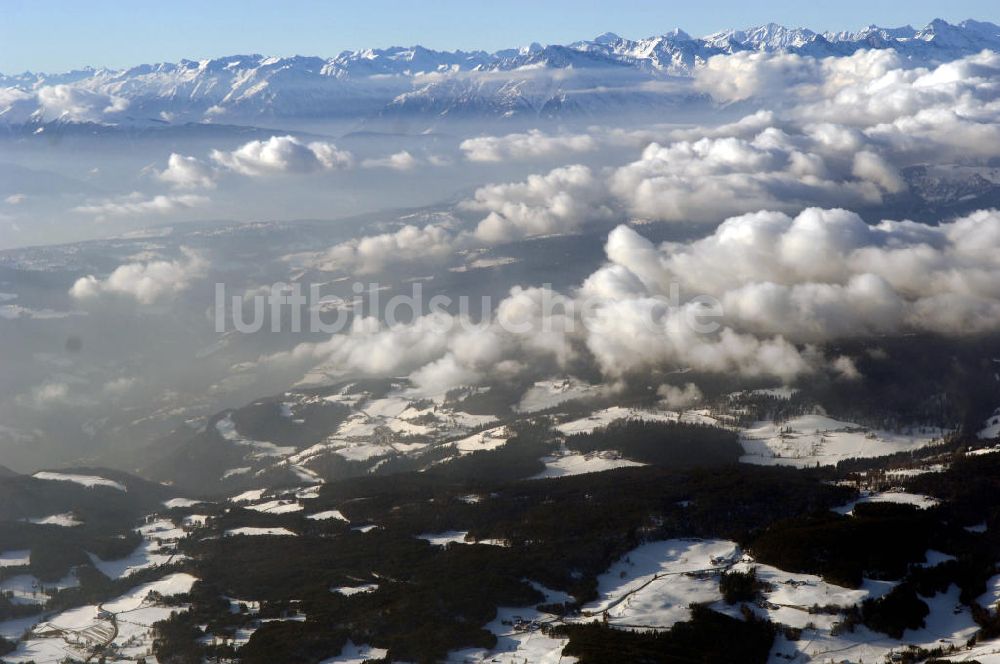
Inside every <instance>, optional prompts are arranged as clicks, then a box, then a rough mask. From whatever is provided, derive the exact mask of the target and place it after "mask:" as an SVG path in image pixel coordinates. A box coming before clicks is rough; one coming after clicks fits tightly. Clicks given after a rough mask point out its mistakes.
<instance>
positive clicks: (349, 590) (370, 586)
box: [330, 583, 378, 597]
mask: <svg viewBox="0 0 1000 664" xmlns="http://www.w3.org/2000/svg"><path fill="white" fill-rule="evenodd" d="M376 590H378V584H377V583H365V584H362V585H360V586H338V587H336V588H330V592H334V593H337V594H339V595H344V596H345V597H350V596H351V595H357V594H358V593H370V592H375V591H376Z"/></svg>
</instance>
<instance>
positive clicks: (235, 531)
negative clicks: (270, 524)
mask: <svg viewBox="0 0 1000 664" xmlns="http://www.w3.org/2000/svg"><path fill="white" fill-rule="evenodd" d="M226 535H232V536H237V535H245V536H248V537H256V536H262V535H285V536H291V537H295V536H296V534H295V533H293V532H292V531H290V530H289V529H288V528H256V527H254V526H244V527H243V528H232V529H231V530H227V531H226Z"/></svg>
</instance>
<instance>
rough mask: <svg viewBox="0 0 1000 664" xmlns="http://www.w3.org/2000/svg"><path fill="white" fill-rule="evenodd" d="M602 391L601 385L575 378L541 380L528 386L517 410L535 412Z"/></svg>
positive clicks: (585, 397)
mask: <svg viewBox="0 0 1000 664" xmlns="http://www.w3.org/2000/svg"><path fill="white" fill-rule="evenodd" d="M602 391H603V388H602V387H601V386H600V385H590V384H589V383H584V382H582V381H580V380H577V379H575V378H561V379H558V378H557V379H554V380H540V381H538V382H537V383H535V384H534V385H532V386H531V387H530V388H528V391H527V392H525V393H524V395H523V396H522V397H521V401H520V402H519V403H518V404H517V407H516V408H515V410H516V411H517V412H519V413H535V412H538V411H541V410H546V409H549V408H553V407H555V406H558V405H559V404H562V403H566V402H567V401H571V400H573V399H588V398H593V397H596V396H598V395H600V394H601V392H602Z"/></svg>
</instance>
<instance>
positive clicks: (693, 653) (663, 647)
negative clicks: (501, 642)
mask: <svg viewBox="0 0 1000 664" xmlns="http://www.w3.org/2000/svg"><path fill="white" fill-rule="evenodd" d="M557 631H558V632H559V633H560V634H562V635H565V636H568V637H569V644H567V645H566V647H565V648H563V654H564V655H570V656H573V657H576V658H578V659H579V661H580V664H618V663H621V664H688V663H689V662H699V663H702V664H731V663H732V662H740V663H741V664H764V662H767V661H768V655H769V653H770V651H771V645H772V644H773V642H774V633H775V632H774V627H773V626H772V625H771V623H770V622H765V621H761V620H758V619H755V618H754V617H753V614H752V613H749V614H748V615H747V619H746V620H739V619H737V618H732V617H730V616H726V615H723V614H721V613H716V612H715V611H712V610H711V609H708V608H705V607H704V606H700V605H695V606H693V607H692V608H691V620H689V621H686V622H681V623H677V624H676V625H674V626H673V627H672V628H671V629H670V630H668V631H666V632H639V631H625V630H619V629H612V628H609V627H606V626H604V625H600V624H598V623H596V622H594V623H589V624H586V625H566V626H562V627H559V628H558V629H557Z"/></svg>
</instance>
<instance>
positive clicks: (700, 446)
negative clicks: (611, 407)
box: [566, 419, 743, 468]
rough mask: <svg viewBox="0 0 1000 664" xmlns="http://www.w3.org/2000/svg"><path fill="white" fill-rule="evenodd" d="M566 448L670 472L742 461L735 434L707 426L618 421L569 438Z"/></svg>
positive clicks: (740, 448) (740, 449)
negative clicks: (615, 453)
mask: <svg viewBox="0 0 1000 664" xmlns="http://www.w3.org/2000/svg"><path fill="white" fill-rule="evenodd" d="M566 447H568V448H569V449H571V450H573V451H575V452H580V453H582V454H587V453H589V452H599V451H604V450H616V451H618V452H621V454H622V455H624V456H625V457H627V458H629V459H632V460H633V461H640V462H642V463H649V464H654V465H657V466H664V467H668V468H693V467H697V466H720V465H725V464H730V463H736V462H737V461H739V458H740V456H741V455H742V454H743V448H742V447H741V446H740V443H739V436H738V435H737V434H736V432H735V431H730V430H728V429H723V428H721V427H715V426H709V425H705V424H689V423H684V422H648V421H645V420H631V419H630V420H618V421H616V422H612V423H611V424H609V425H608V426H606V427H602V428H600V429H595V430H594V431H593V432H590V433H580V434H576V435H573V436H569V437H567V438H566Z"/></svg>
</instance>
